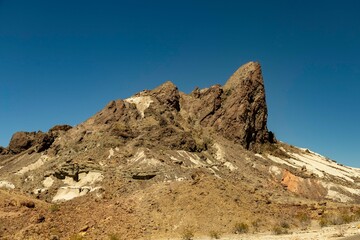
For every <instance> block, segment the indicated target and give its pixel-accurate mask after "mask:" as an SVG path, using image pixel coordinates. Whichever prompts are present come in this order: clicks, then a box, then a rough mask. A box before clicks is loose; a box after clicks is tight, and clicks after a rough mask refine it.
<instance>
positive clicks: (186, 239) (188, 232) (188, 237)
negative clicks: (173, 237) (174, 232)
mask: <svg viewBox="0 0 360 240" xmlns="http://www.w3.org/2000/svg"><path fill="white" fill-rule="evenodd" d="M193 238H194V231H193V230H192V229H191V228H185V230H184V231H183V233H182V235H181V239H182V240H192V239H193Z"/></svg>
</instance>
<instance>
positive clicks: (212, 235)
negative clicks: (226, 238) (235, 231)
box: [209, 231, 221, 239]
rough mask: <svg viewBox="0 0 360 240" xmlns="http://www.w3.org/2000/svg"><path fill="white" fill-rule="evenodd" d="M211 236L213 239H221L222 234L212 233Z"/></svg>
mask: <svg viewBox="0 0 360 240" xmlns="http://www.w3.org/2000/svg"><path fill="white" fill-rule="evenodd" d="M209 236H210V238H211V239H220V237H221V234H220V233H219V232H217V231H210V233H209Z"/></svg>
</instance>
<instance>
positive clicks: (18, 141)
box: [9, 131, 54, 154]
mask: <svg viewBox="0 0 360 240" xmlns="http://www.w3.org/2000/svg"><path fill="white" fill-rule="evenodd" d="M53 142H54V137H53V136H52V135H51V134H48V133H43V132H41V131H39V132H16V133H15V134H14V135H13V136H12V137H11V140H10V143H9V151H10V152H11V153H14V154H18V153H20V152H23V151H25V150H27V149H29V148H31V147H34V146H36V151H37V152H42V151H44V150H46V149H48V148H49V147H50V146H51V144H52V143H53Z"/></svg>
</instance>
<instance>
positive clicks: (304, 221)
mask: <svg viewBox="0 0 360 240" xmlns="http://www.w3.org/2000/svg"><path fill="white" fill-rule="evenodd" d="M296 219H297V220H298V221H299V222H300V224H301V227H302V228H303V229H305V228H306V227H307V226H309V225H310V223H311V218H310V216H309V215H308V214H307V213H305V212H301V213H298V214H297V215H296Z"/></svg>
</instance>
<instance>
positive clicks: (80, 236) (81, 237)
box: [70, 234, 85, 240]
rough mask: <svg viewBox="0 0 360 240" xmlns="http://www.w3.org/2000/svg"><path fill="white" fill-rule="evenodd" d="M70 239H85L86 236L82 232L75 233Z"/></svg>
mask: <svg viewBox="0 0 360 240" xmlns="http://www.w3.org/2000/svg"><path fill="white" fill-rule="evenodd" d="M70 240H85V238H84V236H82V235H80V234H75V235H72V236H71V237H70Z"/></svg>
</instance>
